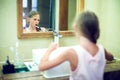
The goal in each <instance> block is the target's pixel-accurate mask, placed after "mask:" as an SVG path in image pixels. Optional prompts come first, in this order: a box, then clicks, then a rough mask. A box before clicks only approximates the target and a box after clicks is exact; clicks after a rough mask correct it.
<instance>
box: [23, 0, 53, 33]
mask: <svg viewBox="0 0 120 80" xmlns="http://www.w3.org/2000/svg"><path fill="white" fill-rule="evenodd" d="M51 1H52V2H53V1H54V0H23V3H22V4H23V5H22V6H23V13H22V14H23V29H26V28H28V27H29V26H30V18H32V17H35V18H34V20H33V22H32V24H33V23H34V24H35V27H36V28H35V29H36V31H44V32H45V31H49V30H50V29H51V28H52V25H51V21H52V17H51V14H52V13H51V9H52V7H54V5H51ZM32 11H34V12H33V13H32ZM37 13H38V15H39V16H38V17H36V16H34V14H35V15H36V14H37ZM31 14H32V17H29V15H31ZM52 16H53V15H52ZM37 19H38V21H39V23H38V22H37V21H35V20H37ZM23 31H24V30H23Z"/></svg>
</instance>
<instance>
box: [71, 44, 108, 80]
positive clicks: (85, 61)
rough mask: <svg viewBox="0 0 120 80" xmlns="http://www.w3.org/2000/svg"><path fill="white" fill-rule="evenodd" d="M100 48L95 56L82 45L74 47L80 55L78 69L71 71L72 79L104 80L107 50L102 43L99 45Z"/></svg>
mask: <svg viewBox="0 0 120 80" xmlns="http://www.w3.org/2000/svg"><path fill="white" fill-rule="evenodd" d="M98 48H99V49H98V52H97V54H96V55H95V56H94V57H93V56H92V55H91V54H90V53H89V52H88V51H87V50H85V49H84V48H83V47H82V46H75V47H73V49H74V50H75V51H76V53H77V56H78V65H77V68H76V70H74V71H71V76H70V80H103V74H104V68H105V64H106V59H105V52H104V48H103V46H102V45H98Z"/></svg>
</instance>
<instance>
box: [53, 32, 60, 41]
mask: <svg viewBox="0 0 120 80" xmlns="http://www.w3.org/2000/svg"><path fill="white" fill-rule="evenodd" d="M53 35H54V42H55V43H59V38H61V37H62V35H60V34H59V32H57V31H55V30H53Z"/></svg>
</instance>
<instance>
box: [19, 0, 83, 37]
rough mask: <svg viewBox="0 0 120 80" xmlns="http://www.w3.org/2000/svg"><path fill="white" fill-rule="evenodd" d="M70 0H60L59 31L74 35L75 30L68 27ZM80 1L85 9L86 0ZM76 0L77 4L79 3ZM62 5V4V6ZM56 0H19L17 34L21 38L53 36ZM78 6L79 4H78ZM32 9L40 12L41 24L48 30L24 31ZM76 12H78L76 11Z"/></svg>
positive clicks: (62, 33) (81, 7) (66, 34)
mask: <svg viewBox="0 0 120 80" xmlns="http://www.w3.org/2000/svg"><path fill="white" fill-rule="evenodd" d="M69 1H70V0H59V4H60V7H59V14H60V15H59V33H60V34H61V35H63V36H71V35H73V31H72V30H69V29H68V7H69V6H68V5H69ZM78 1H80V4H82V5H79V7H80V9H81V10H83V4H84V0H78ZM78 1H77V0H76V5H77V4H78ZM61 5H62V6H61ZM54 6H55V3H54V0H17V21H18V29H17V32H18V34H17V36H18V38H19V39H21V38H39V37H53V31H52V30H54V27H55V26H54V27H53V26H52V25H51V24H52V20H53V19H54V18H53V17H54V15H53V13H51V12H52V11H54ZM77 7H78V6H77ZM30 11H37V12H38V13H39V14H40V22H39V26H40V27H44V28H45V29H46V31H38V32H30V33H29V32H27V33H26V32H24V26H26V25H27V18H28V14H29V12H30ZM75 13H76V12H75Z"/></svg>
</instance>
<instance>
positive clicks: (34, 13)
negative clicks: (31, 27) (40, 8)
mask: <svg viewBox="0 0 120 80" xmlns="http://www.w3.org/2000/svg"><path fill="white" fill-rule="evenodd" d="M35 15H39V13H38V12H37V11H30V12H29V14H28V17H29V18H32V17H33V16H35Z"/></svg>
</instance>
